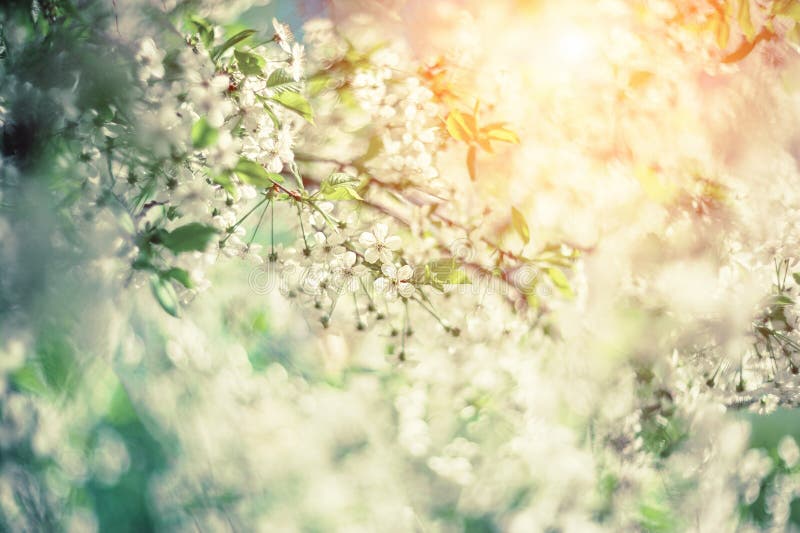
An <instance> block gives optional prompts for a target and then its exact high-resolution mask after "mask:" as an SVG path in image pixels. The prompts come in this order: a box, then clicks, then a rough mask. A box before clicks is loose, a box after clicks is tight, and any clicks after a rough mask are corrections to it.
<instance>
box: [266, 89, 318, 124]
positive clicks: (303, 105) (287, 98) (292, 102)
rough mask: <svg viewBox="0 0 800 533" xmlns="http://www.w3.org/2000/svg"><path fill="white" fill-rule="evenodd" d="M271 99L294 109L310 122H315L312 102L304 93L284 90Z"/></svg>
mask: <svg viewBox="0 0 800 533" xmlns="http://www.w3.org/2000/svg"><path fill="white" fill-rule="evenodd" d="M270 100H272V101H273V102H275V103H278V104H280V105H282V106H283V107H285V108H286V109H288V110H290V111H294V112H295V113H297V114H298V115H300V116H301V117H303V118H304V119H306V121H308V122H309V123H311V124H313V123H314V112H313V111H312V109H311V104H309V103H308V100H306V99H305V97H304V96H303V95H302V94H300V93H296V92H293V91H284V92H282V93H280V94H276V95H274V96H272V97H271V98H270Z"/></svg>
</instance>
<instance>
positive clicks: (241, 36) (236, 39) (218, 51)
mask: <svg viewBox="0 0 800 533" xmlns="http://www.w3.org/2000/svg"><path fill="white" fill-rule="evenodd" d="M255 32H256V30H242V31H240V32H239V33H237V34H236V35H234V36H232V37H231V38H230V39H228V40H227V41H225V42H224V43H222V44H220V45H218V46H215V47H214V48H213V50H212V51H211V59H212V60H214V61H215V62H216V61H217V60H219V58H220V56H222V54H224V53H225V51H226V50H228V49H229V48H231V47H233V46H236V45H237V44H239V43H241V42H242V41H244V40H245V39H247V38H248V37H250V36H251V35H253V34H254V33H255Z"/></svg>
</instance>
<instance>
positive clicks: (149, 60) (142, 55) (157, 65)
mask: <svg viewBox="0 0 800 533" xmlns="http://www.w3.org/2000/svg"><path fill="white" fill-rule="evenodd" d="M165 55H166V54H165V52H164V51H163V50H159V49H158V47H157V46H156V43H155V42H154V41H153V39H150V38H149V37H148V38H147V39H145V40H143V41H142V44H141V45H140V46H139V52H138V53H137V54H136V60H137V61H138V62H139V63H140V64H141V65H142V66H141V69H140V70H139V77H140V78H141V79H142V80H143V81H147V80H149V79H150V78H154V79H161V78H163V77H164V64H163V61H164V56H165Z"/></svg>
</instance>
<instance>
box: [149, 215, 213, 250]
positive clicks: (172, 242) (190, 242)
mask: <svg viewBox="0 0 800 533" xmlns="http://www.w3.org/2000/svg"><path fill="white" fill-rule="evenodd" d="M216 235H217V230H216V228H214V227H212V226H206V225H204V224H200V223H199V222H192V223H190V224H186V225H185V226H181V227H179V228H175V229H174V230H172V231H164V232H162V233H161V234H160V238H161V244H163V245H164V246H166V247H167V248H169V249H170V250H172V251H173V252H175V253H176V254H177V253H181V252H201V251H203V250H205V249H206V247H207V246H208V245H209V244H210V243H211V241H212V240H213V239H214V237H215V236H216Z"/></svg>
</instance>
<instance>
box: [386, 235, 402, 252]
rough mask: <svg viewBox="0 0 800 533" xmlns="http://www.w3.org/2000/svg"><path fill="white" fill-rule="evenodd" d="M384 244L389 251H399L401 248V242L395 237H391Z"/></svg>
mask: <svg viewBox="0 0 800 533" xmlns="http://www.w3.org/2000/svg"><path fill="white" fill-rule="evenodd" d="M385 244H386V247H387V248H389V249H390V250H399V249H400V248H401V247H402V246H403V241H402V240H401V239H400V237H398V236H397V235H392V236H391V237H389V238H387V239H386V241H385Z"/></svg>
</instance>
